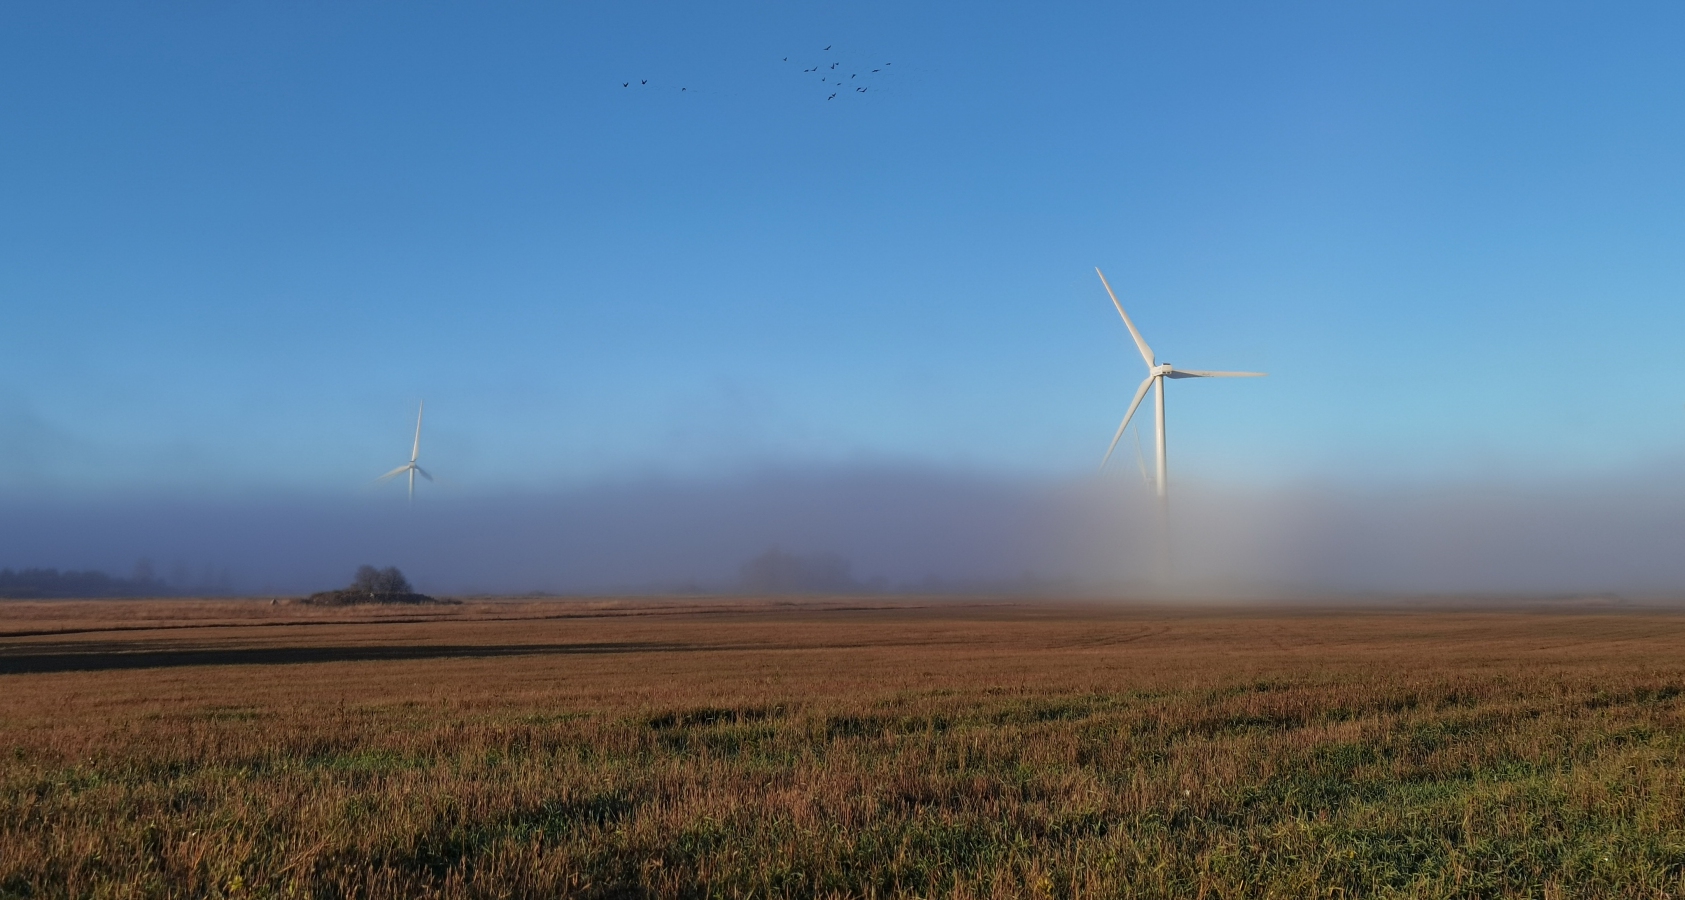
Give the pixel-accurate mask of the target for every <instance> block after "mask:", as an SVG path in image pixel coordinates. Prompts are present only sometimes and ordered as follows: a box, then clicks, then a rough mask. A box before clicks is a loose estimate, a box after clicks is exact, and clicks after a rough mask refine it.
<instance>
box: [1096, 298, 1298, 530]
mask: <svg viewBox="0 0 1685 900" xmlns="http://www.w3.org/2000/svg"><path fill="white" fill-rule="evenodd" d="M1094 274H1096V275H1099V276H1100V283H1101V284H1103V285H1105V286H1106V294H1107V295H1109V296H1110V297H1111V298H1112V305H1113V306H1115V307H1117V314H1118V315H1120V316H1122V317H1123V324H1124V325H1125V326H1126V327H1128V329H1129V336H1130V337H1132V338H1134V339H1135V349H1137V350H1140V351H1141V358H1142V359H1143V360H1145V361H1146V363H1147V379H1146V380H1145V381H1143V382H1141V386H1140V387H1138V388H1136V389H1135V399H1133V400H1131V401H1129V411H1128V412H1126V413H1124V414H1123V424H1121V425H1119V426H1118V427H1117V434H1115V435H1113V436H1112V445H1111V446H1110V447H1107V448H1106V456H1105V458H1103V459H1101V460H1100V468H1102V469H1103V468H1105V467H1106V461H1107V460H1109V459H1111V458H1112V451H1113V450H1116V449H1117V442H1118V439H1119V438H1122V437H1123V430H1124V429H1125V428H1128V427H1129V420H1130V418H1131V417H1133V416H1134V415H1135V409H1136V407H1138V406H1140V405H1141V398H1143V397H1145V396H1147V389H1148V388H1154V389H1156V390H1155V393H1154V397H1153V402H1154V405H1155V406H1156V407H1157V413H1158V415H1157V420H1158V496H1159V499H1160V500H1161V501H1162V500H1163V499H1164V498H1166V497H1167V496H1169V494H1168V491H1167V486H1166V481H1167V479H1168V476H1169V471H1168V468H1167V464H1166V461H1165V457H1164V379H1166V378H1262V377H1263V376H1264V375H1265V374H1266V373H1264V372H1212V371H1209V370H1206V369H1178V368H1175V367H1173V366H1171V365H1170V364H1169V363H1162V364H1161V363H1160V362H1159V361H1158V359H1157V358H1156V357H1154V356H1153V348H1151V347H1149V346H1147V342H1146V340H1145V339H1143V338H1142V337H1141V332H1139V331H1137V330H1135V323H1134V322H1131V321H1130V320H1129V313H1126V312H1124V311H1123V304H1122V303H1119V302H1118V300H1117V294H1115V293H1112V286H1111V285H1110V284H1109V283H1107V281H1106V275H1105V273H1104V272H1101V271H1100V269H1099V267H1095V269H1094Z"/></svg>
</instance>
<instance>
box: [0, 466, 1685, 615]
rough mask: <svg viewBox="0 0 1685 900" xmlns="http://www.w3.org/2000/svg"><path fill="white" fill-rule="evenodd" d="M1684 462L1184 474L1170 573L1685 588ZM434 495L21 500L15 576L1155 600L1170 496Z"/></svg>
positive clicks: (7, 543) (1354, 586)
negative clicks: (1386, 474)
mask: <svg viewBox="0 0 1685 900" xmlns="http://www.w3.org/2000/svg"><path fill="white" fill-rule="evenodd" d="M1677 470H1678V467H1674V466H1669V467H1665V468H1664V467H1657V473H1655V474H1650V475H1638V474H1634V475H1629V476H1624V477H1613V476H1612V477H1608V478H1605V479H1602V480H1600V481H1596V482H1587V481H1584V480H1582V481H1578V482H1575V483H1573V484H1559V483H1542V482H1541V483H1532V484H1524V483H1519V482H1517V483H1507V484H1473V483H1466V482H1465V483H1460V484H1447V485H1442V486H1438V487H1431V488H1429V487H1410V488H1405V487H1399V488H1393V489H1363V490H1358V489H1338V488H1329V487H1304V488H1278V489H1273V490H1262V491H1260V490H1243V489H1239V488H1235V487H1232V486H1226V485H1214V484H1198V483H1190V482H1189V481H1187V480H1184V481H1182V482H1180V483H1179V484H1177V485H1176V487H1177V491H1176V496H1175V497H1174V498H1173V500H1174V502H1173V506H1172V519H1173V531H1174V535H1175V539H1174V543H1173V547H1174V572H1175V575H1176V578H1177V581H1178V584H1179V585H1180V587H1181V588H1182V589H1184V590H1189V591H1196V592H1210V593H1266V594H1268V593H1292V592H1299V591H1309V592H1328V591H1382V592H1457V591H1470V592H1511V591H1514V592H1581V591H1628V592H1669V591H1679V590H1682V589H1685V477H1682V476H1680V475H1675V474H1673V472H1674V471H1677ZM418 494H420V496H418V498H417V500H416V504H415V507H414V508H413V509H408V508H406V507H405V506H404V503H403V499H402V497H401V494H400V495H398V496H388V495H384V494H382V495H369V496H363V497H359V498H351V499H347V498H302V499H300V498H275V499H271V500H261V501H248V502H232V501H222V502H212V501H182V502H171V501H165V500H155V501H144V500H126V501H120V502H118V501H112V502H103V503H100V502H85V503H81V504H73V503H66V502H52V503H49V502H42V503H39V504H38V505H34V506H30V505H21V506H20V505H8V506H6V507H5V508H4V509H3V510H0V566H9V567H12V568H14V569H19V568H25V567H47V566H52V567H57V568H61V569H90V568H99V569H104V570H106V571H110V572H113V573H127V572H130V571H132V570H133V568H134V566H135V563H136V561H137V560H139V559H143V558H144V559H147V560H150V561H151V563H152V564H153V565H154V566H155V567H156V571H158V572H159V573H161V574H164V575H168V574H169V573H172V572H173V573H186V575H185V576H184V577H191V578H193V579H195V580H199V579H200V578H201V576H202V573H205V572H215V573H218V574H217V580H218V581H219V582H221V580H222V579H223V578H224V577H226V578H227V579H229V581H228V583H229V584H231V585H232V587H233V588H234V589H235V590H237V591H240V592H244V593H269V592H276V593H303V592H309V591H314V590H321V589H325V588H330V587H337V586H340V585H342V584H344V583H345V581H346V579H347V578H349V577H350V575H351V573H352V572H354V571H355V570H356V568H357V567H358V566H359V565H361V564H365V563H367V564H373V565H378V566H389V565H395V566H398V567H400V568H401V569H402V570H403V571H404V573H405V574H406V575H408V576H409V577H410V579H411V580H412V581H413V582H415V585H416V587H417V589H418V590H421V591H423V592H429V593H464V592H481V591H484V592H498V593H518V592H528V591H546V592H569V593H572V592H591V591H631V592H639V591H673V590H734V589H737V588H738V587H739V586H740V585H741V584H743V582H744V580H745V579H749V580H753V579H755V578H763V580H764V579H765V578H771V577H774V576H771V575H764V574H761V575H757V574H755V573H757V572H764V571H774V570H772V569H766V566H765V565H763V566H762V568H761V569H756V568H754V567H753V566H747V567H746V565H745V564H746V563H750V562H751V561H752V560H755V559H756V558H757V557H761V556H763V555H764V554H766V553H767V552H768V551H769V550H770V549H773V548H777V549H778V551H779V552H780V553H781V554H786V555H788V556H791V557H797V558H801V559H806V560H809V561H823V564H824V565H826V566H832V567H833V568H834V567H835V566H836V565H837V563H838V562H839V561H840V562H841V563H844V564H846V569H844V570H843V572H844V575H843V576H839V577H844V578H846V580H847V583H849V584H859V585H862V586H867V587H870V588H874V589H890V590H904V589H914V590H1000V591H1035V592H1064V591H1070V592H1080V593H1108V592H1110V593H1124V594H1128V593H1132V592H1148V591H1151V590H1153V587H1152V583H1153V580H1154V578H1155V575H1156V573H1157V560H1158V559H1159V556H1158V554H1157V550H1156V546H1157V545H1156V543H1155V538H1154V535H1155V525H1154V523H1155V513H1154V505H1153V501H1152V500H1151V498H1150V495H1149V494H1148V492H1147V491H1146V489H1145V488H1144V487H1143V485H1142V484H1141V483H1140V481H1139V479H1135V478H1126V477H1119V476H1109V477H1106V478H1089V479H1072V480H1048V479H1043V480H1036V479H1014V478H1002V477H990V476H983V475H968V474H956V473H952V472H945V471H935V470H928V469H916V468H906V469H893V468H881V467H879V468H833V469H816V470H778V471H765V472H761V473H758V474H753V475H744V476H740V477H736V478H721V479H717V480H690V481H674V480H659V479H651V480H640V481H624V482H619V483H608V484H600V485H596V486H593V487H588V488H581V489H577V490H571V491H558V492H551V493H535V494H529V495H521V496H497V497H477V498H451V497H448V496H443V495H442V492H433V493H431V494H429V493H424V492H422V491H418ZM816 564H817V563H816ZM779 571H781V570H779ZM225 572H226V573H227V574H226V575H223V574H222V573H225ZM766 583H768V584H774V583H777V582H775V581H773V582H766ZM839 583H842V582H839Z"/></svg>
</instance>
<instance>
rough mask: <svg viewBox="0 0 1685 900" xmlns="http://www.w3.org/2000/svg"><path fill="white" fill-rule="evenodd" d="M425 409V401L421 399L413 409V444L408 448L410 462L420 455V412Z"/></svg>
mask: <svg viewBox="0 0 1685 900" xmlns="http://www.w3.org/2000/svg"><path fill="white" fill-rule="evenodd" d="M426 411H427V401H426V400H423V401H421V407H420V408H419V409H417V410H416V411H415V446H413V447H411V448H410V462H415V458H416V457H417V456H419V455H421V414H422V413H424V412H426Z"/></svg>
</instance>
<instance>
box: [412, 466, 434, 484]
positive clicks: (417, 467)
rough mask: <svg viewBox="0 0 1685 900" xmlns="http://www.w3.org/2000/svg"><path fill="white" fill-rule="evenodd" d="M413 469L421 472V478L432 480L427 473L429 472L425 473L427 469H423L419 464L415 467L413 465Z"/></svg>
mask: <svg viewBox="0 0 1685 900" xmlns="http://www.w3.org/2000/svg"><path fill="white" fill-rule="evenodd" d="M415 470H416V471H417V472H420V473H421V477H423V478H425V479H427V480H428V481H432V480H433V476H431V475H429V474H427V470H426V469H423V468H422V467H420V466H416V467H415Z"/></svg>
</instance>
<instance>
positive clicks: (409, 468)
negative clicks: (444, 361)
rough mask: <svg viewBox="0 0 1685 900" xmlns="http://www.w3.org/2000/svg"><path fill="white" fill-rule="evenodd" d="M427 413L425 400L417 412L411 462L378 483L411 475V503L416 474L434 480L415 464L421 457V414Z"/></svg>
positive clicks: (380, 479) (388, 474) (379, 479)
mask: <svg viewBox="0 0 1685 900" xmlns="http://www.w3.org/2000/svg"><path fill="white" fill-rule="evenodd" d="M426 411H427V401H426V400H423V401H421V406H420V408H418V409H417V410H416V411H415V444H414V445H413V446H411V447H410V461H409V462H407V463H404V464H403V465H401V466H399V467H398V468H396V469H393V470H392V471H390V472H387V473H386V474H385V475H382V476H380V478H378V479H377V480H378V481H385V480H386V479H388V478H391V477H392V476H394V475H402V474H404V473H405V472H408V473H410V502H411V503H414V502H415V475H416V473H417V472H420V473H421V477H423V478H425V479H427V480H428V481H432V480H433V476H431V475H429V474H427V470H426V469H423V468H422V467H420V466H418V465H416V464H415V458H416V457H417V456H420V455H421V414H422V413H423V412H426Z"/></svg>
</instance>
